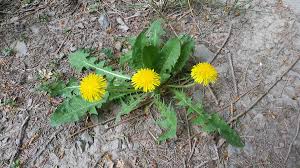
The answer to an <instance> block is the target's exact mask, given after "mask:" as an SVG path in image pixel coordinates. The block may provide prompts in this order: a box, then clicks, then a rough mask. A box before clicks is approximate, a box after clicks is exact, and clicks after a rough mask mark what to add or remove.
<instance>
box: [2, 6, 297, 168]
mask: <svg viewBox="0 0 300 168" xmlns="http://www.w3.org/2000/svg"><path fill="white" fill-rule="evenodd" d="M35 2H36V3H32V4H31V5H29V6H27V7H26V6H23V7H22V6H21V4H20V2H19V1H4V0H2V1H0V12H1V13H0V24H1V28H0V39H1V40H0V49H1V50H2V49H4V48H14V50H15V51H16V52H15V53H14V54H12V55H10V56H5V55H4V54H2V55H1V57H0V70H1V71H0V91H1V92H0V100H1V104H0V120H1V121H0V133H1V134H0V135H1V136H0V167H9V164H10V161H11V160H12V157H14V156H17V155H15V154H16V151H18V150H17V149H18V144H20V142H19V136H20V132H21V130H22V128H23V129H24V130H25V131H24V132H25V134H24V139H23V142H22V143H21V148H20V153H19V154H20V155H19V156H17V158H19V160H20V161H21V165H22V167H154V168H155V167H275V168H277V167H291V168H294V167H300V162H299V158H300V152H299V151H300V136H298V137H296V136H295V135H297V131H299V130H297V127H298V124H299V121H300V120H299V119H300V112H299V109H300V108H299V107H300V103H299V102H300V63H299V62H297V63H296V64H295V65H294V66H293V67H291V65H292V64H293V63H294V62H295V61H296V60H299V55H300V54H299V49H300V37H299V33H300V20H299V19H300V18H299V17H297V11H294V10H292V9H290V8H289V7H288V6H286V3H285V2H284V1H283V2H282V1H276V2H274V1H271V0H265V1H260V0H254V1H252V2H251V3H249V4H248V5H246V6H244V7H240V8H236V9H235V10H233V9H232V8H231V12H230V14H229V15H227V11H228V8H224V5H223V6H222V5H221V6H220V5H211V4H210V5H207V4H201V3H192V4H191V8H192V9H194V10H193V12H191V8H190V7H189V6H188V5H187V6H177V7H176V6H173V5H169V6H167V7H159V6H158V7H155V8H152V7H150V6H149V5H148V4H147V3H146V2H141V1H130V0H126V1H103V2H101V3H100V5H99V6H98V7H97V9H98V10H97V11H96V12H94V13H90V12H88V10H89V9H90V8H91V5H93V4H95V1H92V0H89V1H78V3H75V1H59V0H52V1H51V0H50V1H40V2H39V1H35ZM132 4H134V5H132ZM229 9H230V7H229ZM298 12H299V11H298ZM101 15H102V16H106V17H107V23H109V25H108V26H107V25H105V23H104V22H101V23H102V24H100V23H99V21H98V19H99V17H100V16H101ZM161 15H162V16H164V17H165V19H166V20H167V21H168V23H169V24H168V28H169V29H170V30H171V31H170V32H169V34H170V35H174V34H180V33H189V34H191V35H193V36H194V37H195V39H196V41H197V48H196V51H195V53H194V56H195V60H191V61H199V60H206V61H210V60H212V58H213V57H214V55H215V54H214V53H217V51H218V50H219V48H220V47H222V44H223V43H224V41H227V40H228V41H227V43H226V44H225V45H224V47H222V50H220V51H221V52H220V54H219V55H218V56H217V57H216V59H215V60H214V61H213V64H214V65H215V66H216V67H217V69H218V71H219V73H220V78H219V81H218V82H217V83H216V84H215V85H213V86H212V90H213V92H214V93H215V96H216V98H217V99H218V102H219V104H218V105H217V104H216V103H215V99H214V98H213V96H212V94H211V93H210V92H209V90H207V89H203V88H199V87H195V88H193V89H192V90H191V91H190V94H191V95H192V96H193V98H194V99H195V100H202V99H203V101H204V102H205V105H206V107H207V110H208V111H218V112H219V113H220V114H221V115H222V116H223V117H224V118H225V119H226V120H227V121H230V120H231V119H232V118H233V117H234V116H236V115H238V114H240V113H243V112H245V111H246V112H247V113H245V115H243V116H242V117H241V118H239V119H238V120H237V121H234V122H232V124H233V126H234V128H235V129H236V130H238V132H239V133H240V135H241V136H242V138H243V140H244V141H245V144H246V145H245V147H244V148H243V149H237V148H234V147H232V146H230V145H228V144H227V143H224V144H223V140H222V139H219V137H217V136H214V135H207V134H205V133H202V132H201V131H200V130H199V128H196V127H192V128H191V138H189V135H188V133H187V124H188V123H187V122H186V120H185V116H184V112H183V111H178V116H179V128H178V135H177V138H176V139H174V140H171V141H169V142H167V143H164V144H160V145H158V144H156V143H155V137H157V136H158V135H159V134H160V133H161V131H162V130H161V129H160V128H159V127H157V126H156V125H155V123H154V122H155V119H156V117H157V115H158V114H157V112H155V110H150V114H148V115H146V116H140V117H136V118H134V116H137V115H138V114H140V113H143V110H144V109H142V110H140V111H135V112H134V113H132V114H131V115H129V116H128V117H126V118H124V119H123V120H124V121H125V122H123V123H122V124H121V125H118V126H115V127H112V128H110V127H111V126H112V125H113V124H114V122H105V123H102V124H99V125H98V126H96V127H93V128H91V129H87V130H85V131H82V132H80V133H77V131H78V130H81V129H84V128H86V127H88V126H90V125H92V124H96V123H101V122H103V121H106V120H107V119H110V118H112V117H113V116H115V113H116V107H115V106H110V107H107V108H105V109H103V110H101V111H100V115H99V116H98V117H97V116H91V117H88V118H86V119H85V120H84V121H82V122H78V123H74V124H69V125H65V126H61V127H59V128H51V127H50V124H49V115H50V114H51V112H52V111H53V110H54V108H55V106H56V105H57V103H58V102H59V101H60V100H57V99H52V98H50V97H49V96H48V95H45V94H42V93H41V92H39V91H37V88H38V86H39V85H40V83H41V82H42V81H45V80H47V79H48V78H49V77H53V76H55V75H57V74H63V76H64V77H65V78H67V77H68V76H70V75H75V76H77V77H79V76H78V74H76V73H75V72H74V71H73V70H72V69H71V68H70V67H69V65H68V63H67V58H66V55H67V54H69V53H70V52H72V51H74V50H76V49H78V48H94V49H96V51H98V52H97V53H99V51H100V50H101V49H102V48H104V47H113V48H114V52H115V55H116V57H118V56H120V52H121V51H120V49H119V47H118V45H119V44H120V43H121V44H123V43H124V41H125V39H126V37H127V36H130V35H137V33H138V32H140V31H141V30H142V29H143V28H145V27H146V26H147V25H149V23H150V22H151V21H152V20H153V19H155V18H158V17H161ZM117 18H121V19H122V20H123V21H124V22H125V24H126V25H127V26H128V28H129V29H128V30H127V31H125V29H126V26H125V28H124V27H120V23H118V22H117ZM118 20H119V19H118ZM106 26H107V27H106ZM123 26H124V25H123ZM67 32H69V33H67ZM229 32H231V33H230V34H229ZM200 56H201V58H199V57H200ZM99 57H102V56H101V55H100V56H99ZM231 65H232V66H231ZM285 72H287V73H286V74H285ZM284 74H285V75H284ZM270 88H271V89H270ZM195 91H196V92H195ZM262 95H263V96H262ZM241 96H242V97H241ZM239 97H241V98H240V99H238V100H237V98H239ZM259 98H261V99H259ZM7 100H11V101H7ZM235 100H237V101H236V102H235ZM232 102H234V103H232ZM256 102H257V103H256ZM225 107H226V108H225ZM250 107H251V108H250ZM27 117H29V120H28V126H27V125H26V124H25V126H24V127H22V124H23V123H24V121H26V120H25V119H26V118H27ZM132 118H133V119H132ZM127 119H130V120H128V121H127ZM74 133H75V135H74ZM295 137H296V138H295ZM17 154H18V153H17Z"/></svg>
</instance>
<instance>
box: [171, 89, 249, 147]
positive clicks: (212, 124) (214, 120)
mask: <svg viewBox="0 0 300 168" xmlns="http://www.w3.org/2000/svg"><path fill="white" fill-rule="evenodd" d="M174 94H175V99H177V100H178V101H179V105H180V106H185V107H187V108H188V114H195V119H193V120H192V124H194V125H199V126H201V128H202V130H203V131H205V132H208V133H211V132H216V131H217V132H218V133H219V134H220V135H221V136H222V137H223V138H225V139H226V141H227V142H228V143H230V144H231V145H233V146H236V147H243V146H244V144H243V142H242V139H241V138H240V136H239V135H238V134H237V132H236V131H235V130H233V129H232V128H230V126H229V125H228V124H227V123H226V122H225V121H224V120H223V119H222V118H221V117H220V116H219V115H218V114H216V113H213V114H208V113H206V112H205V110H204V108H203V106H202V105H201V104H200V105H199V103H198V104H194V103H192V101H191V99H190V98H187V96H186V95H185V94H184V93H183V92H180V91H176V90H174Z"/></svg>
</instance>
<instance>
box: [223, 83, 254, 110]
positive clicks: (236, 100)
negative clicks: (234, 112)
mask: <svg viewBox="0 0 300 168" xmlns="http://www.w3.org/2000/svg"><path fill="white" fill-rule="evenodd" d="M258 86H259V84H257V85H255V86H254V87H252V88H250V89H249V90H247V91H246V92H245V93H243V94H242V95H240V96H239V97H237V98H236V99H235V100H233V101H232V102H230V103H229V104H228V105H227V106H225V107H223V108H221V109H219V110H217V112H220V111H223V110H225V109H226V108H228V107H230V106H231V104H234V103H236V102H238V101H239V100H241V98H243V97H244V96H246V95H247V94H248V93H250V92H251V91H253V90H254V89H255V88H257V87H258Z"/></svg>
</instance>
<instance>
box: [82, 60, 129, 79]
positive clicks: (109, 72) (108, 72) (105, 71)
mask: <svg viewBox="0 0 300 168" xmlns="http://www.w3.org/2000/svg"><path fill="white" fill-rule="evenodd" d="M84 63H86V64H87V65H88V66H90V67H92V68H95V69H97V70H99V71H101V72H103V73H105V74H109V75H112V76H115V77H117V78H122V79H126V80H130V79H131V78H130V77H128V76H125V75H120V74H116V73H113V72H111V71H107V70H105V69H102V68H99V67H96V66H94V65H92V64H90V63H88V62H84Z"/></svg>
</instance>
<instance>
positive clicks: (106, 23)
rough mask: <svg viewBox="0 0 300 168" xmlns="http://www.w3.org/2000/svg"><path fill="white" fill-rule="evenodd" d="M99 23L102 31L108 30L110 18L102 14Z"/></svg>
mask: <svg viewBox="0 0 300 168" xmlns="http://www.w3.org/2000/svg"><path fill="white" fill-rule="evenodd" d="M98 22H99V24H100V27H101V28H102V29H104V30H105V29H107V28H108V27H109V21H108V18H107V16H106V15H105V14H102V15H101V16H100V17H99V18H98Z"/></svg>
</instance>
